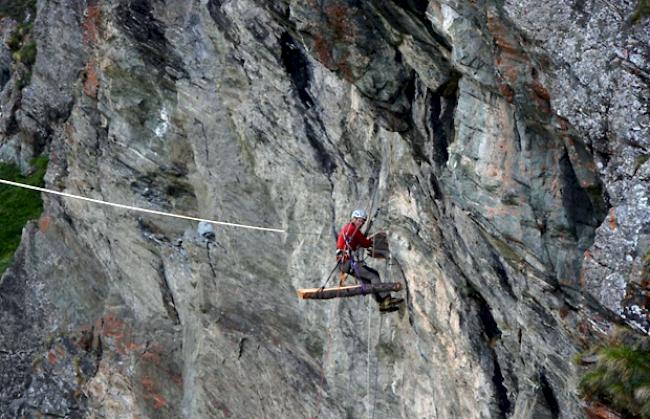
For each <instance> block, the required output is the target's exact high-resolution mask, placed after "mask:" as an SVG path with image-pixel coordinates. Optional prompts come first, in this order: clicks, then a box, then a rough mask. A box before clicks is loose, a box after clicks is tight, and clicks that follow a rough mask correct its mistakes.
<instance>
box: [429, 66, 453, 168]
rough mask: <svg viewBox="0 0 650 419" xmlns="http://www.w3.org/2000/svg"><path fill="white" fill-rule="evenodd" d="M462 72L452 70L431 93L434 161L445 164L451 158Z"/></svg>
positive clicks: (430, 106)
mask: <svg viewBox="0 0 650 419" xmlns="http://www.w3.org/2000/svg"><path fill="white" fill-rule="evenodd" d="M459 79H460V74H459V73H457V72H452V74H451V76H450V79H449V81H447V82H446V83H445V84H443V85H442V86H440V88H439V89H438V90H437V91H436V92H435V93H432V94H430V100H429V109H430V114H429V124H430V126H431V133H432V136H433V151H432V152H433V156H432V158H433V161H435V162H436V163H437V164H438V165H444V164H446V163H447V160H448V159H449V151H448V147H449V145H450V144H451V143H452V142H453V141H454V135H455V132H454V113H455V112H456V106H457V104H458V80H459Z"/></svg>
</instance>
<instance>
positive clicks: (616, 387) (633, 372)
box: [580, 330, 650, 419]
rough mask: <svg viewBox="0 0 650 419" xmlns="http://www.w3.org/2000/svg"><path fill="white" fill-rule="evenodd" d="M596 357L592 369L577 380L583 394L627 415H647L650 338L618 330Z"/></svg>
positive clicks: (648, 411)
mask: <svg viewBox="0 0 650 419" xmlns="http://www.w3.org/2000/svg"><path fill="white" fill-rule="evenodd" d="M596 356H597V361H596V365H595V368H594V369H592V370H591V371H589V372H588V373H587V374H585V375H584V376H583V377H582V380H581V382H580V389H581V391H582V393H583V395H584V396H585V397H586V398H587V399H589V400H599V401H601V402H603V403H605V404H607V405H609V406H611V407H613V408H614V409H616V410H618V411H620V412H622V413H625V414H627V415H632V416H636V417H641V418H644V419H646V418H650V338H649V337H648V336H647V335H641V334H639V333H636V332H633V331H629V330H626V331H619V332H618V333H616V335H615V337H614V338H613V339H612V341H611V342H610V343H608V344H606V345H602V346H601V347H599V348H598V349H597V350H596Z"/></svg>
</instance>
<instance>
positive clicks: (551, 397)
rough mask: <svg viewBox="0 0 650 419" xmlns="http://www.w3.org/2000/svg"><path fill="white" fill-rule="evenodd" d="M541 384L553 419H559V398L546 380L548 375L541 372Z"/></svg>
mask: <svg viewBox="0 0 650 419" xmlns="http://www.w3.org/2000/svg"><path fill="white" fill-rule="evenodd" d="M539 384H540V386H541V389H542V395H543V396H544V400H545V401H546V406H547V407H548V410H549V412H550V413H551V417H552V418H553V419H558V418H559V417H560V405H559V403H558V402H557V398H556V397H555V394H554V393H553V389H552V388H551V385H550V384H549V382H548V380H547V379H546V375H545V374H544V373H543V372H540V374H539Z"/></svg>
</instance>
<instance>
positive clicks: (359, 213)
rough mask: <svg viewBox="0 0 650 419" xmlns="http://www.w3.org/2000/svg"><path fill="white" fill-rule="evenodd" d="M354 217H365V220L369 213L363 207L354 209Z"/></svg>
mask: <svg viewBox="0 0 650 419" xmlns="http://www.w3.org/2000/svg"><path fill="white" fill-rule="evenodd" d="M352 218H363V219H364V220H367V219H368V213H367V212H366V210H363V209H355V210H354V211H352Z"/></svg>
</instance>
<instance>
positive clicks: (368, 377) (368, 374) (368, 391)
mask: <svg viewBox="0 0 650 419" xmlns="http://www.w3.org/2000/svg"><path fill="white" fill-rule="evenodd" d="M367 300H368V355H367V359H366V367H367V368H366V395H367V396H368V404H367V405H366V406H367V407H366V413H367V416H368V419H370V401H371V399H370V323H371V322H370V319H371V318H372V310H371V308H370V304H371V302H370V300H371V298H368V299H367Z"/></svg>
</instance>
